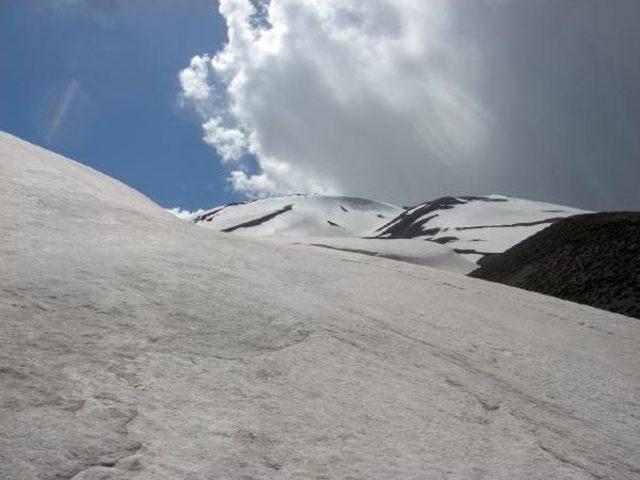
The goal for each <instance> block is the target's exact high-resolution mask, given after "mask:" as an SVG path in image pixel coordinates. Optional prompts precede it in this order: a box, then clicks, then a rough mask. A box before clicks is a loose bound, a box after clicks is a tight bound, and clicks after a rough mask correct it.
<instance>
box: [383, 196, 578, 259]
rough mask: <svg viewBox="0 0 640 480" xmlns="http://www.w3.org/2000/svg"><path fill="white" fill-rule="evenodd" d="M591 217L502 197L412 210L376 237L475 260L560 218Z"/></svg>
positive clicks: (445, 200) (464, 199)
mask: <svg viewBox="0 0 640 480" xmlns="http://www.w3.org/2000/svg"><path fill="white" fill-rule="evenodd" d="M581 213H587V212H586V211H585V210H579V209H576V208H571V207H563V206H559V205H554V204H550V203H543V202H534V201H532V200H524V199H521V198H511V197H505V196H503V195H488V196H484V197H470V196H466V197H464V196H463V197H443V198H439V199H437V200H434V201H431V202H426V203H423V204H421V205H417V206H415V207H412V208H410V209H408V210H406V211H405V212H403V213H402V214H401V215H399V216H398V217H397V218H395V219H393V220H392V221H390V222H388V223H386V224H384V225H382V226H381V227H379V228H378V229H377V231H376V235H377V236H378V237H379V238H422V239H426V240H431V241H434V242H438V243H442V244H445V245H447V246H448V247H451V248H453V249H454V250H455V251H457V252H458V253H461V254H463V255H465V256H466V257H467V258H469V259H471V260H478V259H480V258H481V257H482V256H483V255H486V254H492V253H502V252H504V251H505V250H507V249H509V248H510V247H512V246H514V245H516V244H517V243H520V242H521V241H522V240H524V239H525V238H528V237H530V236H531V235H533V234H535V233H537V232H539V231H540V230H542V229H544V228H546V227H548V226H549V225H550V224H551V223H554V222H556V221H558V220H560V219H562V218H565V217H568V216H572V215H578V214H581Z"/></svg>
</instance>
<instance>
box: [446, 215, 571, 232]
mask: <svg viewBox="0 0 640 480" xmlns="http://www.w3.org/2000/svg"><path fill="white" fill-rule="evenodd" d="M564 218H565V217H553V218H546V219H544V220H538V221H536V222H520V223H511V224H508V225H476V226H473V227H456V230H476V229H479V228H508V227H532V226H534V225H542V224H544V223H554V222H557V221H559V220H564Z"/></svg>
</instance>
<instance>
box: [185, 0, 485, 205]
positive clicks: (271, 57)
mask: <svg viewBox="0 0 640 480" xmlns="http://www.w3.org/2000/svg"><path fill="white" fill-rule="evenodd" d="M448 5H449V4H448V2H446V1H444V0H394V1H392V0H309V1H304V2H302V1H300V0H272V1H271V2H270V3H269V5H268V8H267V9H266V10H265V11H264V12H257V11H256V9H255V8H254V6H253V3H252V2H250V1H248V0H221V1H220V13H221V14H222V16H223V17H224V18H225V20H226V23H227V28H228V39H229V40H228V44H227V45H226V46H225V48H224V49H223V50H221V51H219V52H217V53H216V54H215V55H213V56H212V57H209V56H207V55H203V56H199V57H194V58H193V59H192V60H191V64H190V65H189V67H188V68H186V69H185V70H183V71H182V72H181V73H180V81H181V85H182V88H183V94H184V96H185V97H186V98H188V99H190V100H192V101H193V102H194V104H195V106H196V108H197V109H198V111H200V112H201V113H203V118H204V121H205V123H204V125H203V128H204V130H205V137H204V138H205V141H206V142H207V143H210V144H211V145H213V146H214V147H215V148H216V150H217V151H218V154H219V155H220V157H221V158H222V160H223V161H225V162H226V161H229V160H237V159H239V158H241V157H242V156H243V155H244V154H245V153H247V152H250V153H252V154H253V155H255V158H256V159H257V164H258V167H259V170H260V171H259V172H258V173H257V174H255V175H251V174H250V173H249V172H248V171H247V170H246V169H245V168H244V167H243V166H242V165H240V166H239V167H238V168H237V169H236V170H234V172H233V173H232V174H231V177H230V181H231V183H232V185H233V187H234V188H235V189H237V190H240V191H244V192H249V193H250V194H252V195H264V194H275V193H286V192H291V191H296V192H300V191H307V192H309V191H312V192H342V193H348V194H356V195H368V196H377V197H383V198H384V199H388V200H396V201H400V199H405V198H407V192H417V191H418V190H419V191H420V192H421V193H420V195H419V196H420V197H428V196H430V192H431V191H434V190H437V189H438V188H440V189H442V187H444V188H446V187H447V185H446V184H447V182H448V183H450V184H452V183H453V178H452V177H453V176H457V177H458V178H459V177H460V176H461V175H463V173H461V172H463V171H464V170H465V168H466V167H467V166H468V165H469V164H471V163H473V162H474V158H473V157H474V151H476V150H477V149H478V148H479V147H480V146H481V144H482V143H483V141H484V139H485V136H486V132H487V125H488V123H489V122H490V121H489V116H488V114H487V113H486V112H485V111H484V109H483V107H482V105H481V104H480V103H479V102H478V101H477V99H476V98H475V97H474V95H473V93H472V88H471V87H472V86H473V83H474V80H475V75H476V70H477V66H478V58H477V57H476V55H475V52H474V51H473V49H472V48H470V47H468V46H464V45H463V44H461V43H460V44H457V43H456V42H454V40H453V39H454V35H453V34H452V32H451V23H450V11H449V7H448ZM256 16H259V17H260V18H256ZM214 84H215V85H216V86H218V87H219V88H220V89H221V91H220V92H219V93H220V97H219V98H216V99H214V100H213V107H212V109H209V110H207V109H205V108H203V102H209V101H211V89H212V85H214ZM204 112H206V113H204Z"/></svg>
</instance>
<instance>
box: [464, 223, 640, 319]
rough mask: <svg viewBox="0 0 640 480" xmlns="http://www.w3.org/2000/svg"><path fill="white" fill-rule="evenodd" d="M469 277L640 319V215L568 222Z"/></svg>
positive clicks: (496, 258) (497, 257) (493, 259)
mask: <svg viewBox="0 0 640 480" xmlns="http://www.w3.org/2000/svg"><path fill="white" fill-rule="evenodd" d="M470 275H471V276H472V277H476V278H483V279H485V280H491V281H494V282H500V283H504V284H507V285H512V286H514V287H520V288H524V289H526V290H532V291H535V292H539V293H544V294H546V295H553V296H554V297H559V298H563V299H565V300H570V301H572V302H578V303H584V304H587V305H591V306H594V307H598V308H602V309H604V310H610V311H612V312H617V313H622V314H624V315H628V316H632V317H636V318H640V212H612V213H594V214H587V215H577V216H575V217H571V218H567V219H565V220H562V221H560V222H557V223H555V224H553V225H551V226H550V227H548V228H546V229H545V230H542V231H541V232H539V233H537V234H535V235H534V236H532V237H530V238H527V239H526V240H524V241H523V242H521V243H519V244H517V245H516V246H514V247H512V248H510V249H509V250H507V251H506V252H504V253H502V254H500V255H495V256H492V257H490V258H487V259H485V261H484V262H483V264H482V266H481V267H480V268H479V269H477V270H475V271H473V272H472V273H471V274H470Z"/></svg>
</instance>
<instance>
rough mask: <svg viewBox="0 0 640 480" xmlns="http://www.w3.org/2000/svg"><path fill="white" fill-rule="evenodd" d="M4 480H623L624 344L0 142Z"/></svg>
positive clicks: (425, 271)
mask: <svg viewBox="0 0 640 480" xmlns="http://www.w3.org/2000/svg"><path fill="white" fill-rule="evenodd" d="M0 226H1V228H0V279H1V283H0V342H1V347H0V478H2V479H11V480H13V479H40V480H42V479H44V480H53V479H74V480H96V479H111V480H115V479H118V480H127V479H131V480H152V479H153V480H163V479H165V480H168V479H190V480H205V479H207V480H211V479H225V480H226V479H231V480H236V479H237V480H239V479H247V478H260V479H270V478H273V479H318V478H353V479H374V478H376V479H377V478H382V479H385V478H390V479H391V478H392V479H424V478H448V479H469V478H490V479H513V478H518V479H549V478H554V479H555V478H562V479H593V478H607V479H632V478H638V477H639V476H640V457H639V456H638V452H640V415H638V412H639V409H640V405H639V401H638V399H639V398H640V350H639V349H638V344H639V343H640V322H638V321H637V320H635V319H631V318H628V317H624V316H622V315H617V314H613V313H609V312H603V311H601V310H597V309H594V308H590V307H585V306H581V305H576V304H572V303H569V302H565V301H562V300H558V299H555V298H551V297H546V296H543V295H539V294H535V293H531V292H526V291H522V290H518V289H515V288H511V287H506V286H503V285H500V284H494V283H491V282H486V281H482V280H478V279H474V278H468V277H466V276H463V275H459V274H455V273H450V272H445V271H441V270H436V269H432V268H428V267H422V266H417V265H411V264H408V263H403V262H396V261H390V260H387V259H384V258H377V257H374V256H368V255H361V254H356V253H349V252H344V251H341V252H338V251H334V250H328V249H326V248H319V247H311V246H292V245H277V244H273V243H272V242H269V241H265V240H260V239H252V238H245V237H241V236H237V235H222V234H219V233H217V232H214V231H208V230H206V229H203V228H198V227H195V226H194V225H192V224H190V223H188V222H184V221H180V220H179V219H176V218H175V217H173V216H171V215H170V214H168V213H167V212H165V211H164V210H162V209H161V208H160V207H158V206H156V205H155V204H154V203H153V202H151V201H150V200H148V199H147V198H145V197H144V196H142V195H141V194H139V193H137V192H135V191H133V190H132V189H130V188H127V187H126V186H124V185H122V184H121V183H119V182H117V181H115V180H113V179H110V178H108V177H106V176H104V175H101V174H99V173H97V172H95V171H93V170H91V169H89V168H87V167H84V166H82V165H80V164H77V163H74V162H72V161H69V160H67V159H65V158H63V157H60V156H58V155H55V154H53V153H51V152H48V151H46V150H44V149H42V148H38V147H35V146H33V145H30V144H28V143H26V142H24V141H21V140H19V139H16V138H14V137H12V136H10V135H7V134H0Z"/></svg>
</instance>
